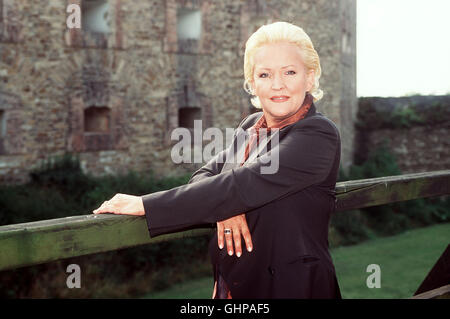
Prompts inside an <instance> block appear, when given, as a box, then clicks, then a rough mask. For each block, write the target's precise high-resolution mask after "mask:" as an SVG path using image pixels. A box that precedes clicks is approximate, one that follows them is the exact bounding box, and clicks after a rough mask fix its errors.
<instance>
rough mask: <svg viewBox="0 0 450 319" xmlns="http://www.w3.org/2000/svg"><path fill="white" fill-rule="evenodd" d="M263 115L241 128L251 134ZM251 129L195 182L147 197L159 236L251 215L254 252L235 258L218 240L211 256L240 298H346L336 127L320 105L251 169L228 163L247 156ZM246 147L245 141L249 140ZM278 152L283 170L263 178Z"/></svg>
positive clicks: (252, 162)
mask: <svg viewBox="0 0 450 319" xmlns="http://www.w3.org/2000/svg"><path fill="white" fill-rule="evenodd" d="M262 114H263V113H262V112H258V113H254V114H251V115H249V116H247V117H246V118H245V119H244V120H243V121H242V122H241V123H240V125H239V127H240V128H242V129H244V130H245V129H248V128H249V127H251V126H252V125H253V124H255V123H256V122H257V121H258V119H260V118H261V116H262ZM241 134H244V133H243V130H236V132H235V135H234V139H233V143H232V144H231V146H230V147H229V148H228V149H226V150H224V151H222V152H220V153H219V154H217V156H215V157H214V158H213V159H212V160H211V161H209V162H208V163H207V164H206V165H205V166H203V167H202V168H200V169H199V170H197V171H196V172H195V173H194V174H193V175H192V178H191V179H190V181H189V183H188V184H186V185H182V186H179V187H176V188H173V189H170V190H167V191H161V192H156V193H152V194H149V195H144V196H143V197H142V198H143V203H144V208H145V213H146V214H145V215H146V220H147V224H148V229H149V233H150V236H151V237H154V236H158V235H161V234H165V233H170V232H177V231H181V230H185V229H189V228H192V227H199V226H205V225H207V226H215V223H216V222H217V221H221V220H224V219H227V218H230V217H232V216H235V215H240V214H242V213H246V218H247V223H248V226H249V230H250V233H251V236H252V241H253V251H252V252H250V253H249V252H247V251H246V249H245V248H244V247H245V245H243V249H242V255H241V257H239V258H238V257H236V256H235V255H233V256H228V255H227V252H226V248H224V249H222V250H220V249H219V248H218V246H217V234H216V235H215V236H214V237H213V238H212V239H211V242H210V248H209V250H210V254H211V259H212V263H213V266H214V273H216V272H215V270H216V266H217V265H218V266H219V269H220V273H221V274H222V277H223V278H224V280H225V281H226V283H227V285H228V287H229V289H230V292H231V295H232V297H233V298H234V299H235V298H339V297H340V293H339V287H338V284H337V280H336V275H335V270H334V266H333V263H332V260H331V256H330V254H329V252H328V224H329V218H330V214H331V213H333V212H334V210H335V200H336V196H335V186H336V180H337V175H338V170H339V162H340V151H341V145H340V134H339V131H338V129H337V127H336V125H335V124H334V123H333V122H332V121H331V120H329V119H328V118H326V117H325V116H324V115H322V114H321V113H319V112H316V108H315V105H314V104H312V105H311V108H310V109H309V111H308V113H307V114H306V116H305V118H303V119H301V120H299V121H298V122H296V123H293V124H290V125H288V126H285V127H284V128H282V129H280V130H279V131H278V133H277V134H279V136H278V139H279V143H275V144H274V145H271V143H267V145H266V147H265V148H262V151H261V152H260V153H255V154H256V158H254V159H252V156H253V157H255V155H252V154H251V155H250V156H249V159H248V161H247V162H246V163H245V164H244V166H240V163H239V161H227V158H231V157H232V156H236V154H237V153H239V152H242V150H243V148H244V147H245V145H238V141H242V138H240V137H242V136H241ZM241 144H242V143H241ZM274 152H278V159H279V165H278V171H277V172H276V173H274V174H261V167H263V166H264V167H267V165H268V164H267V163H268V158H269V157H270V156H271V155H273V153H274Z"/></svg>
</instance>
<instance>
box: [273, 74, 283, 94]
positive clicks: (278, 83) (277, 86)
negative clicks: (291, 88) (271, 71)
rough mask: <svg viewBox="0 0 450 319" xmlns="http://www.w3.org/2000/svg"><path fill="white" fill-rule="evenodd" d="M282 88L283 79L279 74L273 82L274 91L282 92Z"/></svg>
mask: <svg viewBox="0 0 450 319" xmlns="http://www.w3.org/2000/svg"><path fill="white" fill-rule="evenodd" d="M282 88H284V82H283V78H282V76H280V75H279V74H275V75H274V77H273V81H272V89H273V90H281V89H282Z"/></svg>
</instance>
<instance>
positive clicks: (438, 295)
mask: <svg viewBox="0 0 450 319" xmlns="http://www.w3.org/2000/svg"><path fill="white" fill-rule="evenodd" d="M410 299H450V285H445V286H442V287H440V288H436V289H433V290H430V291H426V292H423V293H421V294H418V295H415V296H413V297H411V298H410Z"/></svg>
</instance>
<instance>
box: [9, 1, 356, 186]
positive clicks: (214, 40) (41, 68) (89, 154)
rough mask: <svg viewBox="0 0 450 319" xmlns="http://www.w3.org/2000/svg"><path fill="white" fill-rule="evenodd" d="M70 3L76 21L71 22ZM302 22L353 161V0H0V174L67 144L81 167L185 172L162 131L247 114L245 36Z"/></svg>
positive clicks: (222, 123) (13, 172)
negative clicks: (77, 25)
mask: <svg viewBox="0 0 450 319" xmlns="http://www.w3.org/2000/svg"><path fill="white" fill-rule="evenodd" d="M70 4H78V5H79V6H80V7H81V17H82V20H81V21H82V26H81V28H79V29H77V28H73V29H69V28H68V27H67V24H66V22H67V21H66V20H67V18H68V16H69V15H70V14H71V12H72V11H70V12H67V11H66V10H67V8H68V6H69V5H70ZM275 21H288V22H292V23H294V24H297V25H299V26H301V27H303V28H304V30H305V31H306V32H307V33H308V34H309V35H310V37H311V39H312V40H313V43H314V45H315V47H316V49H317V51H318V52H319V55H320V57H321V64H322V69H323V75H322V78H321V88H322V89H323V90H324V98H323V99H322V100H321V101H319V102H318V103H317V108H318V111H319V112H322V113H323V114H325V115H326V116H328V117H329V118H330V119H332V120H333V121H334V122H335V123H336V124H337V125H338V127H339V129H340V131H341V137H342V156H341V166H342V167H343V168H344V169H345V168H346V167H347V166H348V165H350V164H351V163H352V150H353V140H354V137H353V135H354V133H353V122H354V118H355V113H356V109H357V98H356V88H355V86H356V82H355V81H356V43H355V42H356V1H355V0H276V1H275V0H249V1H241V0H166V1H163V0H145V1H144V0H133V1H132V0H47V1H28V0H0V134H1V135H0V182H2V183H5V182H6V183H17V182H19V183H20V182H24V181H26V180H27V178H28V177H27V176H28V172H29V170H30V169H32V168H34V167H37V166H39V164H40V163H42V161H43V160H45V159H48V158H50V157H52V156H55V155H61V154H63V153H65V152H72V153H77V154H78V155H79V157H80V159H81V162H82V167H83V169H84V170H86V171H87V172H90V173H93V174H96V175H99V174H117V173H123V172H126V171H127V170H129V169H133V170H136V171H145V170H149V169H152V170H153V171H155V172H156V173H157V174H160V175H163V174H173V175H176V174H180V173H186V172H193V171H194V169H196V168H197V167H199V166H200V165H201V164H199V163H197V164H179V165H177V164H175V163H173V161H172V159H171V155H170V154H171V148H172V146H173V144H174V141H172V140H171V132H172V130H173V129H174V128H176V127H186V128H188V129H192V127H193V123H194V120H196V119H201V120H203V122H202V125H203V130H204V129H206V128H207V127H219V128H221V129H225V128H235V127H236V126H237V125H238V123H239V122H240V120H241V119H242V118H243V117H244V116H246V115H247V114H249V113H251V112H253V111H254V109H253V107H252V106H251V104H250V97H249V96H248V94H247V93H245V91H244V90H243V88H242V85H243V80H244V78H243V53H244V45H245V41H246V40H247V38H248V37H249V36H250V35H251V33H252V32H254V31H255V30H256V29H257V28H258V27H260V26H261V25H263V24H265V23H270V22H275Z"/></svg>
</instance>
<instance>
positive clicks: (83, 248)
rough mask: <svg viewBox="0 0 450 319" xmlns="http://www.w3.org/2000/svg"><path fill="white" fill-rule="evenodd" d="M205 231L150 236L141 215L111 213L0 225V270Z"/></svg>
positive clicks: (206, 230)
mask: <svg viewBox="0 0 450 319" xmlns="http://www.w3.org/2000/svg"><path fill="white" fill-rule="evenodd" d="M208 232H211V229H194V230H189V231H184V232H179V233H173V234H167V235H162V236H159V237H156V238H150V236H149V233H148V230H147V223H146V221H145V217H143V216H126V215H112V214H101V215H94V214H91V215H84V216H73V217H65V218H57V219H50V220H43V221H38V222H31V223H22V224H15V225H7V226H0V270H5V269H13V268H18V267H22V266H29V265H34V264H39V263H45V262H50V261H54V260H58V259H64V258H69V257H75V256H82V255H87V254H93V253H100V252H106V251H111V250H117V249H121V248H127V247H133V246H137V245H142V244H148V243H157V242H160V241H166V240H172V239H176V238H182V237H190V236H199V235H202V234H207V233H208Z"/></svg>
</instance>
